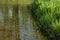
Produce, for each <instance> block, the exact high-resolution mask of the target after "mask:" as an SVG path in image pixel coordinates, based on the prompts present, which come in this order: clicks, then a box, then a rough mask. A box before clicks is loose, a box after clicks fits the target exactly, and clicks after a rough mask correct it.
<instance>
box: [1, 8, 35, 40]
mask: <svg viewBox="0 0 60 40" xmlns="http://www.w3.org/2000/svg"><path fill="white" fill-rule="evenodd" d="M3 10H5V9H4V8H3ZM3 10H2V11H0V22H2V23H4V11H3ZM23 10H24V9H23ZM12 12H13V8H12V7H9V10H8V13H9V16H8V23H9V25H8V26H7V28H8V29H9V28H10V27H11V28H13V30H12V31H11V35H12V36H11V37H12V38H14V37H15V36H16V35H15V27H13V26H14V24H12V26H11V25H10V24H11V22H14V21H12ZM9 26H10V27H9ZM19 27H20V38H21V40H35V36H34V34H33V24H32V20H31V17H30V15H29V14H28V12H26V13H25V12H24V11H21V10H19ZM8 29H6V30H8ZM7 33H8V34H9V33H10V31H9V32H8V31H7ZM12 40H16V39H15V38H14V39H12Z"/></svg>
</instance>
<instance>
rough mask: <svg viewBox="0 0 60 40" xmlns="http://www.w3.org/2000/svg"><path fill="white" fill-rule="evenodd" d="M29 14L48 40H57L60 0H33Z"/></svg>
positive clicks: (59, 21)
mask: <svg viewBox="0 0 60 40" xmlns="http://www.w3.org/2000/svg"><path fill="white" fill-rule="evenodd" d="M31 15H32V17H33V19H34V21H35V22H36V25H37V27H38V28H37V29H36V30H39V32H41V33H42V34H43V35H44V36H46V37H47V38H48V40H59V37H60V36H59V35H60V0H34V2H33V3H32V4H31Z"/></svg>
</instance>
